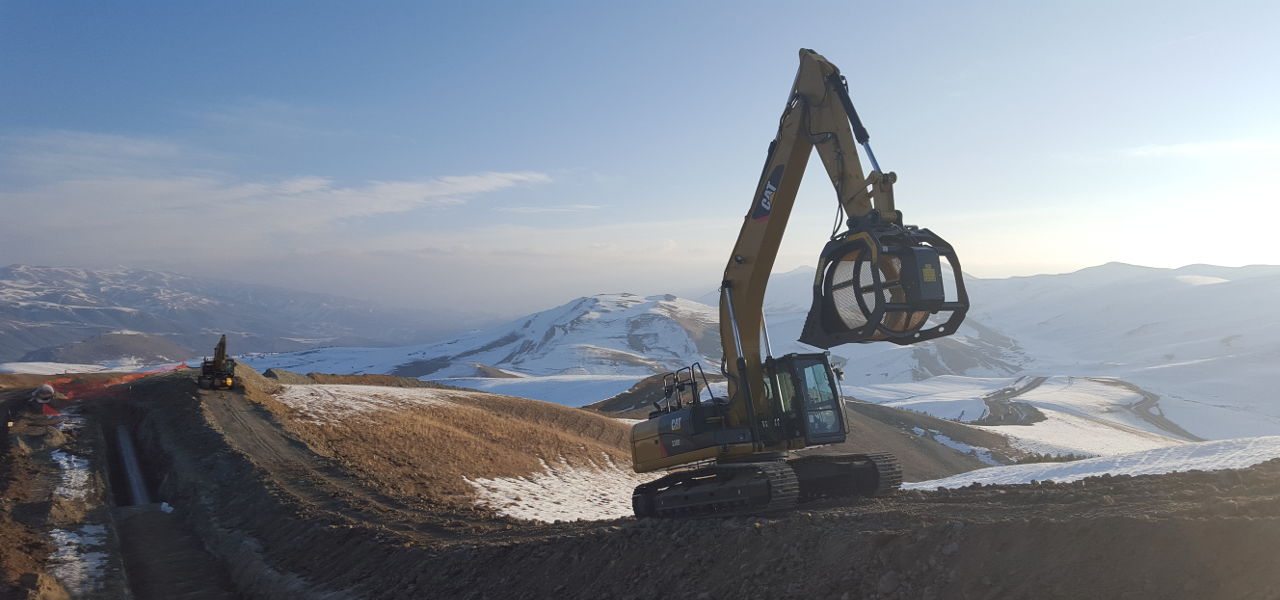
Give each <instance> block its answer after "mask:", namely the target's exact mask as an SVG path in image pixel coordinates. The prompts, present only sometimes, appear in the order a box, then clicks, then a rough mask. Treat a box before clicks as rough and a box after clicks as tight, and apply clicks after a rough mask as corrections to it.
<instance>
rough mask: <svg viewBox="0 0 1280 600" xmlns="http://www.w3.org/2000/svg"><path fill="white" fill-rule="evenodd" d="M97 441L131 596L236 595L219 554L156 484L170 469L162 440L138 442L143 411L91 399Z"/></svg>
mask: <svg viewBox="0 0 1280 600" xmlns="http://www.w3.org/2000/svg"><path fill="white" fill-rule="evenodd" d="M91 416H92V417H93V420H94V421H95V422H96V423H97V425H98V428H99V430H100V432H101V434H100V439H101V440H103V443H104V444H105V446H106V448H105V450H106V451H105V453H104V455H105V457H106V464H105V465H104V466H105V470H106V482H107V489H108V491H109V494H108V498H109V500H110V502H111V505H112V506H111V516H112V520H113V521H114V523H115V529H116V533H117V537H118V538H119V541H120V551H121V554H122V555H123V556H122V558H123V561H124V567H125V575H126V578H127V580H128V585H129V588H130V591H131V592H132V594H133V596H134V597H135V598H138V599H140V600H149V599H153V598H154V599H157V600H159V599H175V600H204V599H209V600H213V599H220V598H237V597H238V596H237V595H236V594H235V593H234V592H233V591H232V590H233V587H232V586H231V580H230V578H229V576H228V573H227V570H226V569H225V568H224V567H223V565H222V563H221V561H219V560H216V559H215V558H214V557H213V556H212V555H210V554H209V552H207V551H206V550H205V548H204V544H203V543H202V542H201V540H200V538H199V537H198V536H196V535H195V533H194V531H193V530H192V529H191V528H190V527H189V526H188V524H187V523H185V522H184V521H183V519H182V512H181V511H180V510H175V508H174V506H173V505H172V504H171V503H169V502H168V501H167V499H166V496H165V494H164V493H163V492H162V491H161V489H162V484H163V482H164V480H165V479H166V478H167V477H169V476H170V472H169V469H170V468H171V464H170V462H169V461H168V460H167V457H166V455H165V451H164V449H163V448H156V447H149V448H144V449H140V448H139V446H138V444H137V443H136V441H135V432H137V431H138V430H139V428H140V427H141V424H142V423H143V422H144V421H145V418H146V411H145V410H144V409H142V408H140V407H138V406H137V405H135V404H134V403H132V402H129V401H127V400H112V401H110V402H105V403H101V404H96V405H94V406H92V409H91Z"/></svg>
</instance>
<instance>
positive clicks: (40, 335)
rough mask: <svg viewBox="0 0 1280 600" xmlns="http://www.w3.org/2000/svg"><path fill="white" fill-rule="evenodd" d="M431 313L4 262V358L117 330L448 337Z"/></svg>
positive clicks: (220, 284) (0, 302)
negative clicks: (444, 334) (380, 308)
mask: <svg viewBox="0 0 1280 600" xmlns="http://www.w3.org/2000/svg"><path fill="white" fill-rule="evenodd" d="M431 322H432V321H431V318H430V315H427V314H425V313H417V312H414V311H390V310H374V309H371V308H369V307H368V305H367V304H365V303H361V302H358V301H355V300H347V299H343V298H336V297H333V296H325V295H320V294H309V293H303V292H296V291H290V290H283V289H277V288H271V287H266V286H260V285H251V284H245V283H238V282H231V281H221V280H214V279H203V278H196V277H188V276H184V275H177V274H173V273H165V272H159V271H148V270H141V269H124V268H121V269H108V270H89V269H75V268H52V267H32V266H23V265H10V266H8V267H4V268H0V361H4V360H16V359H19V358H21V357H23V356H24V355H27V354H28V353H30V352H33V351H40V350H46V352H45V353H46V354H51V353H54V352H53V351H52V350H51V349H53V348H57V347H62V346H65V345H67V344H70V343H73V342H77V341H81V340H85V339H88V338H91V337H93V336H95V335H100V334H105V333H110V332H113V331H120V330H125V331H133V332H140V333H146V334H154V335H158V336H163V337H165V338H168V339H169V340H170V341H171V342H173V343H175V344H177V345H178V346H181V347H183V348H186V349H188V350H190V351H193V352H195V353H197V354H206V353H208V352H210V351H211V350H212V348H213V345H214V343H216V342H217V339H218V335H219V334H222V333H226V334H228V339H229V340H230V342H231V347H232V348H233V349H234V350H235V351H238V352H246V351H248V352H284V351H291V350H300V349H304V348H311V347H315V346H318V345H321V344H324V345H387V344H406V343H411V342H414V341H421V340H427V339H432V338H438V337H439V336H440V335H441V334H443V333H445V331H443V330H441V329H440V328H437V327H434V326H432V325H430V323H431Z"/></svg>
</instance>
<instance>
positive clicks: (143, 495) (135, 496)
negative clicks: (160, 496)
mask: <svg viewBox="0 0 1280 600" xmlns="http://www.w3.org/2000/svg"><path fill="white" fill-rule="evenodd" d="M116 447H117V448H118V449H119V450H120V465H121V466H122V467H123V468H124V469H123V470H124V477H125V483H126V484H127V486H128V490H129V506H137V505H140V504H151V495H150V494H149V493H147V484H146V481H144V480H143V478H142V465H141V464H139V463H138V454H137V452H135V451H134V449H133V439H132V438H130V437H129V428H128V427H126V426H124V425H117V426H116Z"/></svg>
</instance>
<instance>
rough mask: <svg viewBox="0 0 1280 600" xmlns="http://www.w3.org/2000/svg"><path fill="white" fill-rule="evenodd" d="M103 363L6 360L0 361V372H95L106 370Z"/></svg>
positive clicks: (46, 373) (52, 373)
mask: <svg viewBox="0 0 1280 600" xmlns="http://www.w3.org/2000/svg"><path fill="white" fill-rule="evenodd" d="M106 370H108V367H106V366H104V365H79V364H75V363H55V362H6V363H0V373H25V374H29V375H62V374H64V373H97V372H99V371H106Z"/></svg>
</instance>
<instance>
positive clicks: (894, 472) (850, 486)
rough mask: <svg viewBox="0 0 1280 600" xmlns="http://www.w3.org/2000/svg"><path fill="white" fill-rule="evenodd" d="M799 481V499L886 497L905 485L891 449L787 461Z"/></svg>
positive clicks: (805, 457)
mask: <svg viewBox="0 0 1280 600" xmlns="http://www.w3.org/2000/svg"><path fill="white" fill-rule="evenodd" d="M787 464H789V465H791V467H792V469H794V470H795V472H796V475H797V477H798V478H799V480H800V500H801V501H807V500H813V499H816V498H824V497H845V496H886V495H889V494H892V493H894V492H896V491H898V488H899V487H900V486H901V485H902V467H901V466H900V465H899V464H898V459H897V458H895V457H894V456H893V455H892V454H890V453H888V452H876V453H871V454H835V455H814V456H804V457H800V458H793V459H791V460H789V461H787Z"/></svg>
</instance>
